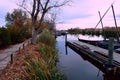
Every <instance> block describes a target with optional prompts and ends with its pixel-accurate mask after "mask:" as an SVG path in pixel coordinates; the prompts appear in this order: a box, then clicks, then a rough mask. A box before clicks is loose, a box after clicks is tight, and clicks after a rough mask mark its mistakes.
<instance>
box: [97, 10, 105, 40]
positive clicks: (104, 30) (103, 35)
mask: <svg viewBox="0 0 120 80" xmlns="http://www.w3.org/2000/svg"><path fill="white" fill-rule="evenodd" d="M98 13H99V17H100V22H101V26H102V32H103V36H104V40H106V35H105V30H104V28H103V22H102V19H101V18H102V17H101V14H100V11H98Z"/></svg>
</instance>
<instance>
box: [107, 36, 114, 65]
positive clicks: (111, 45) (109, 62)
mask: <svg viewBox="0 0 120 80" xmlns="http://www.w3.org/2000/svg"><path fill="white" fill-rule="evenodd" d="M113 41H114V38H110V39H109V54H108V64H109V65H110V66H112V61H113V50H114V46H113Z"/></svg>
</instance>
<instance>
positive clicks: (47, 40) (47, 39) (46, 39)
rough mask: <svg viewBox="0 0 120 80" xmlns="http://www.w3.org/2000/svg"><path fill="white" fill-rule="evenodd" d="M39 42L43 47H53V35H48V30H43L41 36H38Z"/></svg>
mask: <svg viewBox="0 0 120 80" xmlns="http://www.w3.org/2000/svg"><path fill="white" fill-rule="evenodd" d="M39 41H40V42H41V43H43V44H45V45H48V46H51V47H52V46H53V47H54V46H55V42H56V41H55V38H54V37H53V35H52V34H51V33H50V31H49V30H47V29H46V30H44V31H43V32H42V33H41V34H40V37H39Z"/></svg>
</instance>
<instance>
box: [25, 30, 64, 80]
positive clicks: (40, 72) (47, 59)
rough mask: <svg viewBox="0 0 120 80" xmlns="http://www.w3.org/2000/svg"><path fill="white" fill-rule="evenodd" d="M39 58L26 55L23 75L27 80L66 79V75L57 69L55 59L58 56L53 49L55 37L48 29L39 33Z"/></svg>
mask: <svg viewBox="0 0 120 80" xmlns="http://www.w3.org/2000/svg"><path fill="white" fill-rule="evenodd" d="M39 39H40V42H41V44H40V53H42V54H41V57H40V58H36V57H35V58H34V57H33V56H32V55H27V56H26V58H25V60H26V62H25V63H26V65H27V67H26V69H25V75H26V76H27V79H29V80H66V77H65V76H64V75H63V74H61V72H60V71H58V69H57V67H56V61H57V58H58V54H57V51H56V49H55V43H56V42H55V39H54V37H53V36H52V34H50V32H49V31H48V30H45V31H43V32H42V33H41V35H40V38H39Z"/></svg>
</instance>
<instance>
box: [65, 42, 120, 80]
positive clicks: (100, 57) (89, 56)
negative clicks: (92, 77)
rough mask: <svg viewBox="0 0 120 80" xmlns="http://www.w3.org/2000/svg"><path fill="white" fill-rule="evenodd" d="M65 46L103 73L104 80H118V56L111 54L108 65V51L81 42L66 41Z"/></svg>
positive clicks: (119, 57)
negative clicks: (110, 60)
mask: <svg viewBox="0 0 120 80" xmlns="http://www.w3.org/2000/svg"><path fill="white" fill-rule="evenodd" d="M66 46H68V47H70V48H71V49H72V50H74V51H75V52H77V53H78V54H79V55H80V56H81V57H82V58H83V59H84V60H87V61H89V62H90V63H92V64H93V65H95V66H96V67H97V68H98V69H100V70H101V71H102V72H103V73H104V78H105V79H104V80H120V54H118V53H115V52H113V59H112V62H111V63H109V56H108V55H109V51H108V50H106V49H103V48H100V47H98V46H95V45H91V44H88V43H85V42H81V41H77V40H76V41H66Z"/></svg>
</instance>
